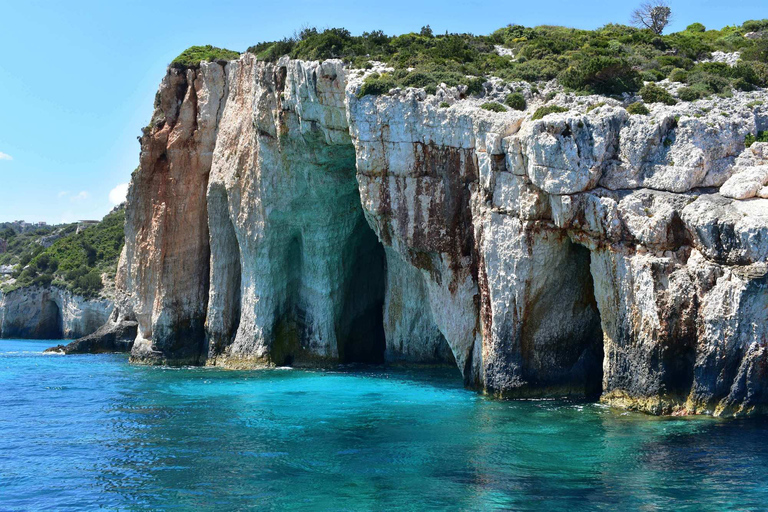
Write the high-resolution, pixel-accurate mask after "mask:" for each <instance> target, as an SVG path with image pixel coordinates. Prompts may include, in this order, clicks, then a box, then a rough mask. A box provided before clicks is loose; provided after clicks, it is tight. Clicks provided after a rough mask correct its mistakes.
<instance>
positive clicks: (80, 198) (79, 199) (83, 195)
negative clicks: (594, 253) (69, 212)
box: [69, 190, 89, 203]
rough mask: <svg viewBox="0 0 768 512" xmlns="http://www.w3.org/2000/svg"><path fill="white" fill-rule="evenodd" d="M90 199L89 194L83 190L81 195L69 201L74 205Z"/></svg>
mask: <svg viewBox="0 0 768 512" xmlns="http://www.w3.org/2000/svg"><path fill="white" fill-rule="evenodd" d="M88 197H89V194H88V192H86V191H85V190H83V191H81V192H80V193H79V194H77V195H74V196H72V197H70V198H69V200H70V201H72V202H73V203H79V202H81V201H85V200H86V199H88Z"/></svg>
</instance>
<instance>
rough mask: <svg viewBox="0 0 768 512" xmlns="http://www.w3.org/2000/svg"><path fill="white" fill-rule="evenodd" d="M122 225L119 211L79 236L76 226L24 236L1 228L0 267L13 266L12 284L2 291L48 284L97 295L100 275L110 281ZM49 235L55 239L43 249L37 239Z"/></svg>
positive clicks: (123, 221) (115, 262) (122, 218)
mask: <svg viewBox="0 0 768 512" xmlns="http://www.w3.org/2000/svg"><path fill="white" fill-rule="evenodd" d="M124 224H125V210H124V209H123V208H119V209H117V210H115V211H113V212H111V213H110V214H108V215H107V216H106V217H104V219H103V220H102V221H101V222H99V223H98V224H94V225H92V226H89V227H85V228H84V229H82V230H81V231H80V232H79V233H78V232H77V227H78V225H77V224H67V225H64V226H57V227H55V228H49V229H43V230H38V231H35V232H31V233H27V234H21V233H16V232H15V231H14V230H13V229H11V228H5V229H4V230H3V232H2V234H3V237H6V238H7V239H8V252H7V253H5V254H3V255H0V264H2V265H8V264H11V265H14V267H15V268H14V273H13V277H14V278H15V282H13V283H12V284H8V283H6V284H5V285H3V286H2V290H3V291H4V292H9V291H12V290H15V289H17V288H22V287H26V286H48V285H51V284H52V285H55V286H59V287H60V288H65V289H67V290H70V291H71V292H73V293H76V294H79V295H83V296H86V297H93V296H96V295H98V292H99V291H100V290H101V289H102V288H103V283H102V279H101V275H102V274H107V275H108V277H109V278H114V275H115V270H116V268H117V260H118V258H119V257H120V251H121V250H122V247H123V242H124V241H125V234H124ZM43 231H45V233H42V232H43ZM52 234H55V236H58V237H59V238H58V239H57V240H56V241H55V242H53V244H52V245H50V246H49V247H47V248H46V247H44V246H43V245H41V243H40V241H41V236H44V235H52Z"/></svg>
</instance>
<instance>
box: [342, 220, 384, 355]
mask: <svg viewBox="0 0 768 512" xmlns="http://www.w3.org/2000/svg"><path fill="white" fill-rule="evenodd" d="M344 261H345V263H346V262H349V265H348V267H347V268H348V270H347V279H346V283H347V284H346V286H345V289H344V305H343V309H342V315H341V320H340V322H339V324H340V325H339V327H338V328H337V342H338V350H339V361H340V362H342V363H367V364H381V363H383V362H384V352H385V350H386V340H385V336H384V293H385V288H386V283H385V281H386V257H385V254H384V247H383V246H382V244H381V242H380V241H379V239H378V237H376V234H375V233H374V232H373V230H372V229H371V228H370V226H369V225H368V223H367V222H366V221H365V218H364V217H362V216H361V217H360V221H359V222H358V224H357V226H356V227H355V230H354V232H353V234H352V236H351V237H350V239H349V240H348V241H347V244H346V247H345V248H344Z"/></svg>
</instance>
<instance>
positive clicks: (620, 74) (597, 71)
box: [558, 56, 642, 94]
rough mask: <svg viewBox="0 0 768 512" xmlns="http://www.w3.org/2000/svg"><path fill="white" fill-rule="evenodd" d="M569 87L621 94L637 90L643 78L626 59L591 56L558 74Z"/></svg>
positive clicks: (563, 83) (564, 84) (592, 91)
mask: <svg viewBox="0 0 768 512" xmlns="http://www.w3.org/2000/svg"><path fill="white" fill-rule="evenodd" d="M558 80H559V81H560V83H561V84H562V85H563V86H565V87H568V88H571V89H575V90H582V91H586V92H591V93H595V94H621V93H624V92H633V91H637V90H638V89H639V88H640V86H641V85H642V80H641V78H640V75H639V73H638V72H637V71H635V70H634V69H633V68H632V66H631V65H630V64H629V63H628V62H627V61H625V60H622V59H617V58H614V57H604V56H598V57H590V58H587V59H585V60H582V61H580V62H578V63H576V64H574V65H573V66H570V67H568V68H567V69H566V70H564V71H563V72H562V73H560V74H559V75H558Z"/></svg>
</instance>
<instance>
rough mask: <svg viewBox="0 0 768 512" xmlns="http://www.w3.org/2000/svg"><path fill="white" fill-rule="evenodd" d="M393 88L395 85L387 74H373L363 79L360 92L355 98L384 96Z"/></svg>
mask: <svg viewBox="0 0 768 512" xmlns="http://www.w3.org/2000/svg"><path fill="white" fill-rule="evenodd" d="M395 87H397V84H396V83H395V81H394V80H393V79H392V77H391V76H389V74H387V73H384V74H382V75H379V74H378V73H373V74H371V75H368V76H367V77H366V78H365V80H364V81H363V85H362V86H361V87H360V92H358V93H357V97H358V98H362V97H363V96H368V95H372V96H377V95H379V94H386V93H388V92H389V91H390V90H392V89H394V88H395Z"/></svg>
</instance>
